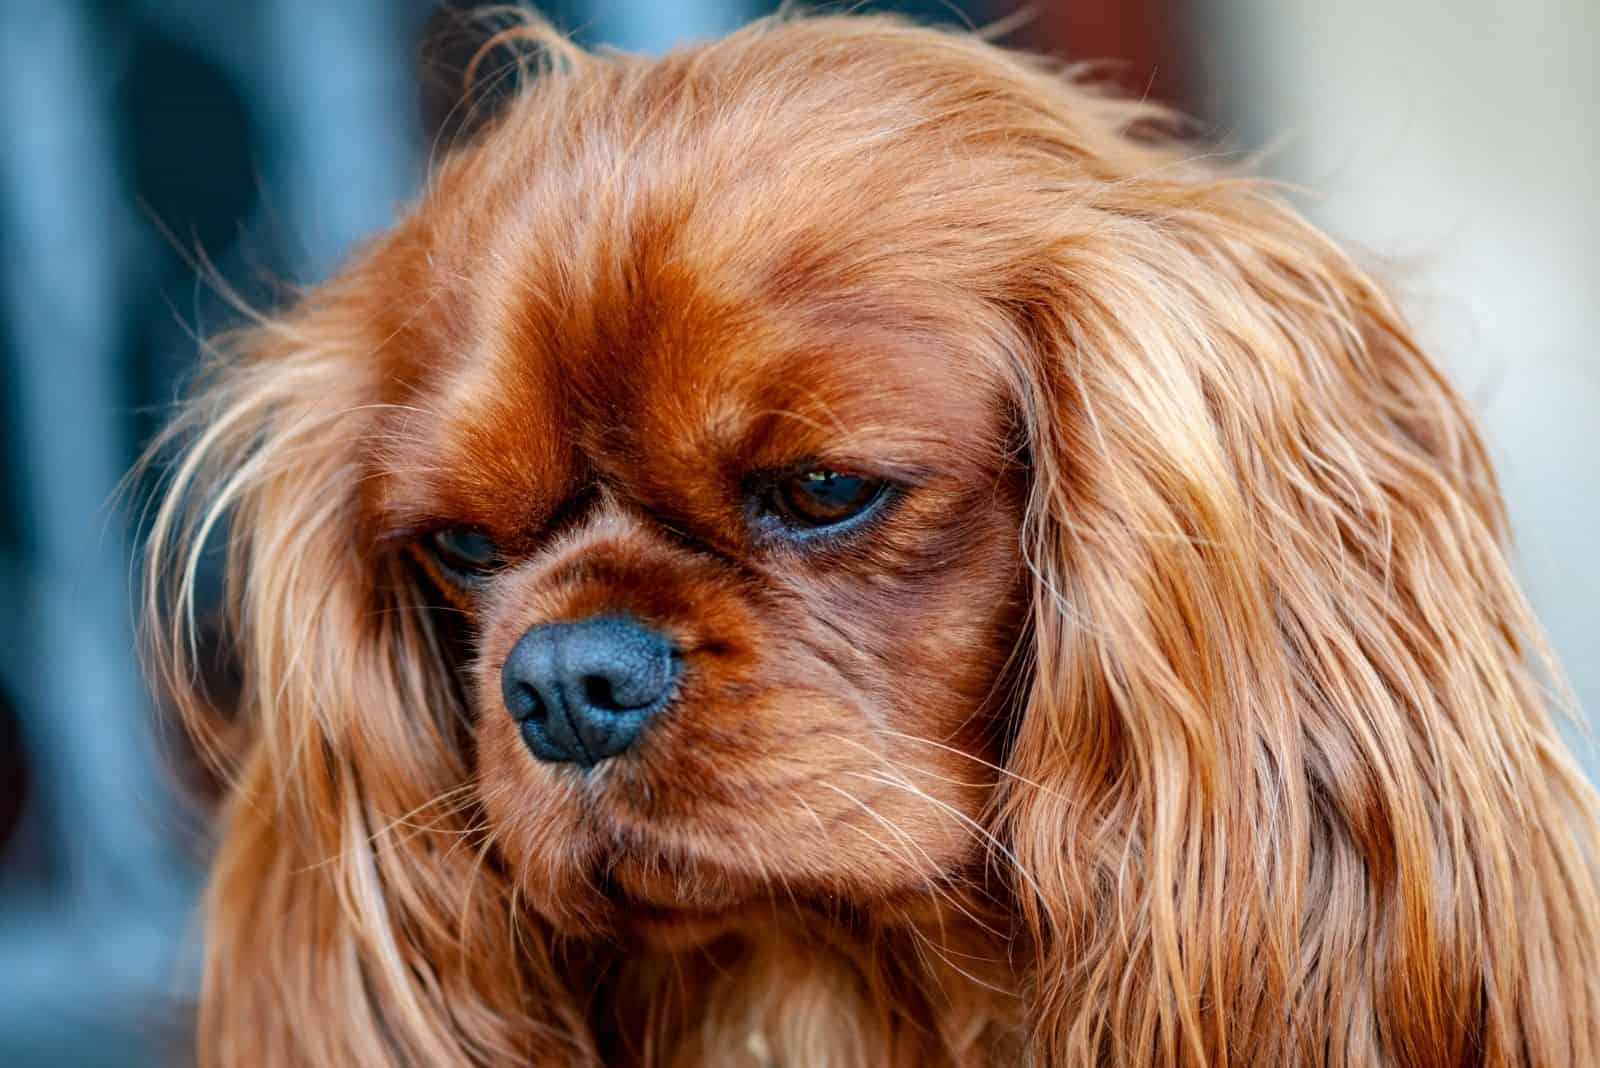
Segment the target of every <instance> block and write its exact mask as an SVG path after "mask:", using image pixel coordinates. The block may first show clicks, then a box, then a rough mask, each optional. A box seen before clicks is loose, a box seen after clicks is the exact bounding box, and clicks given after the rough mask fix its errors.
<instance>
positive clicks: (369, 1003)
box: [146, 288, 582, 1066]
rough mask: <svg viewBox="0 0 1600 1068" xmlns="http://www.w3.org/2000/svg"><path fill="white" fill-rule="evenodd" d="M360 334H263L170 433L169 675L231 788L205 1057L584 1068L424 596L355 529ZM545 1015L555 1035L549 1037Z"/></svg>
mask: <svg viewBox="0 0 1600 1068" xmlns="http://www.w3.org/2000/svg"><path fill="white" fill-rule="evenodd" d="M364 321H365V322H368V323H370V321H372V320H371V318H370V309H364V308H363V307H362V306H361V305H360V303H359V301H358V300H357V299H356V297H355V295H354V293H353V292H348V293H341V291H340V290H338V289H337V288H335V289H332V290H331V291H328V292H326V293H325V295H324V297H323V298H322V299H319V300H318V301H317V304H316V306H315V307H308V308H307V309H305V310H304V311H302V312H300V313H296V314H294V315H291V316H289V317H286V318H284V319H281V320H268V321H263V322H262V323H261V324H260V325H258V326H256V327H254V328H252V329H250V330H249V331H247V332H246V333H244V334H243V335H241V336H240V337H239V338H237V339H236V342H237V343H236V344H234V345H231V346H228V347H229V348H230V349H232V350H233V355H231V356H229V357H225V358H224V359H222V360H221V362H220V363H219V365H218V366H217V367H216V368H215V369H214V370H213V372H212V374H211V376H210V378H209V380H208V381H207V382H206V383H205V384H204V385H202V387H201V388H200V389H199V390H198V391H197V393H196V395H195V397H194V398H193V399H192V400H191V401H190V402H189V405H188V407H187V409H186V410H185V413H184V415H183V417H182V418H181V419H180V420H179V422H178V423H177V424H176V425H175V429H174V431H173V435H174V436H175V437H176V438H177V439H180V440H181V441H182V447H181V449H179V450H178V451H177V458H176V461H175V462H174V463H173V465H172V466H171V468H170V476H169V481H168V485H167V486H166V487H165V497H164V500H163V502H162V504H161V507H160V509H159V512H158V515H157V518H156V520H155V522H154V525H153V529H152V534H151V537H150V541H149V554H148V559H147V576H148V577H147V583H148V584H147V593H146V596H147V599H148V608H149V614H150V622H151V625H152V627H153V632H152V633H153V637H154V639H155V641H154V644H155V647H156V664H157V667H158V669H159V675H160V677H161V678H163V679H164V680H165V681H166V683H167V689H168V691H169V693H170V694H171V696H172V699H173V701H174V703H175V704H176V705H177V706H178V707H179V708H180V709H181V710H182V711H183V712H184V714H185V717H186V719H187V720H188V722H189V725H190V726H191V728H192V729H193V731H194V733H195V734H196V736H197V737H198V738H200V739H201V740H202V742H203V743H205V744H206V745H207V747H208V748H209V749H210V750H211V752H212V753H213V754H215V755H217V756H218V757H219V758H220V759H221V760H222V762H223V765H224V767H223V772H224V774H225V776H226V777H227V778H228V780H229V782H230V785H231V790H230V793H229V797H228V800H227V802H226V807H225V810H224V812H223V816H222V820H221V841H220V845H219V849H218V854H217V856H216V858H215V861H214V864H213V869H212V877H211V883H210V886H209V889H208V893H207V898H206V903H205V910H206V926H205V943H206V945H205V952H206V967H205V976H204V987H203V990H202V994H201V1006H200V1010H201V1012H200V1033H199V1044H200V1049H199V1055H200V1057H199V1059H200V1061H201V1063H203V1064H212V1065H246V1064H252V1065H253V1064H306V1065H330V1066H331V1065H349V1064H368V1065H402V1064H485V1063H511V1062H514V1061H516V1062H526V1061H527V1060H528V1059H529V1058H530V1057H533V1056H535V1055H537V1054H543V1055H547V1056H551V1057H555V1058H556V1059H558V1060H560V1061H561V1062H562V1063H581V1062H582V1056H581V1055H580V1054H579V1053H576V1052H574V1050H575V1047H574V1046H573V1045H571V1042H570V1041H569V1040H568V1039H567V1038H565V1037H563V1036H566V1035H571V1034H576V1033H578V1032H577V1029H576V1026H575V1024H574V1021H572V1020H566V1021H563V1020H561V1019H559V1018H557V1017H558V1015H559V1013H560V1012H562V1011H564V1006H565V1004H566V1002H565V999H564V996H563V995H562V994H561V993H560V991H559V984H557V983H556V982H555V981H554V978H553V976H554V971H553V969H552V968H551V967H550V966H549V964H548V962H547V961H543V960H542V958H541V957H540V954H541V953H542V952H543V946H542V945H541V944H536V943H537V940H536V939H530V940H520V939H518V936H517V930H516V928H515V926H514V925H513V923H512V922H511V920H510V919H509V916H510V915H511V913H512V911H513V903H512V901H511V894H510V890H509V886H508V885H505V884H506V879H505V877H504V876H503V875H502V874H500V873H498V872H497V871H496V868H495V865H494V864H493V863H486V862H485V854H486V852H487V850H488V849H489V843H488V841H487V840H486V838H485V837H484V834H483V832H482V829H481V827H480V826H479V825H478V823H477V821H476V820H475V818H474V816H473V803H474V799H473V797H472V796H471V789H470V785H469V783H470V775H469V769H468V766H467V762H468V760H469V755H468V753H467V752H466V751H465V747H464V746H463V745H462V744H461V743H460V741H459V730H458V723H457V720H458V718H459V717H460V716H462V715H464V710H463V709H462V708H461V707H460V704H459V700H458V698H457V696H456V692H455V688H454V687H453V686H452V685H451V683H450V679H449V677H448V672H447V670H446V666H445V665H446V661H445V659H444V657H445V651H444V650H443V649H442V648H441V643H440V638H439V636H438V634H437V633H436V630H435V624H434V621H433V620H432V619H431V618H430V616H429V614H428V613H427V612H426V611H424V610H423V607H424V606H423V602H422V600H421V595H420V591H419V590H418V588H417V581H418V580H417V578H416V576H415V575H414V573H413V572H412V570H411V569H410V568H409V567H408V566H407V565H406V562H405V561H404V560H403V559H402V558H401V557H400V556H399V555H398V554H397V553H395V552H388V551H384V550H382V549H378V548H375V547H374V546H373V545H371V544H370V543H369V541H368V540H366V539H364V537H363V535H362V532H361V530H360V526H359V523H358V520H357V514H358V513H357V490H358V484H359V483H360V481H361V479H362V478H363V475H364V473H365V464H364V463H363V451H362V448H363V443H364V442H366V440H367V437H368V435H369V434H370V431H371V428H372V426H373V423H372V419H373V413H374V410H375V405H374V404H373V392H372V389H371V385H372V383H371V381H370V377H371V370H370V368H371V366H372V362H373V361H372V359H371V355H370V354H371V352H372V350H373V348H374V342H373V341H372V339H371V338H370V337H367V336H366V332H367V330H369V329H370V327H364V326H363V325H362V324H363V322H364ZM222 526H225V527H226V528H227V536H226V546H227V557H228V563H227V570H228V579H227V593H226V597H227V602H228V605H227V608H228V612H227V618H228V620H229V623H228V634H227V639H226V640H227V641H228V642H229V643H230V645H231V647H232V650H233V652H234V654H235V656H236V657H237V661H238V665H239V674H240V682H241V686H240V696H239V700H238V707H237V708H232V709H226V710H217V709H215V708H214V707H213V706H212V702H211V701H210V700H208V697H207V695H205V694H203V693H201V692H199V691H198V690H197V688H196V686H195V683H194V681H193V680H194V679H195V678H196V673H195V672H194V670H193V668H194V661H193V650H194V643H193V633H192V629H191V628H192V624H193V619H194V610H193V607H194V597H195V575H196V572H197V568H198V566H199V561H200V554H201V552H202V550H203V548H204V547H205V546H206V544H207V543H208V541H210V540H211V538H212V534H213V531H215V530H216V529H218V528H219V527H222ZM219 711H221V713H222V715H223V718H225V719H226V720H228V722H229V727H228V731H229V733H230V734H231V735H232V742H233V745H232V747H231V748H230V749H229V750H228V751H227V752H222V751H220V750H219V745H218V743H219V739H220V737H221V736H220V733H219V732H218V731H217V730H216V729H215V728H214V726H213V722H214V717H215V716H216V715H217V714H218V712H219ZM530 922H531V921H530ZM530 943H535V944H530ZM530 1005H537V1006H539V1007H540V1008H541V1010H542V1011H547V1012H548V1013H549V1014H550V1015H551V1017H552V1019H551V1020H549V1021H548V1022H534V1021H531V1020H530Z"/></svg>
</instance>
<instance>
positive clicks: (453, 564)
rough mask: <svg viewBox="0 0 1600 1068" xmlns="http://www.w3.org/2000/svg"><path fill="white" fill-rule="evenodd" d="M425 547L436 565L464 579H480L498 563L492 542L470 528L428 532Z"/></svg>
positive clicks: (468, 580) (497, 554)
mask: <svg viewBox="0 0 1600 1068" xmlns="http://www.w3.org/2000/svg"><path fill="white" fill-rule="evenodd" d="M427 544H428V550H429V552H431V553H432V554H433V557H434V559H435V560H437V561H439V566H440V567H442V568H444V569H445V570H446V571H447V572H449V573H450V574H451V575H453V576H454V577H455V578H457V579H459V580H461V581H463V582H471V581H472V580H474V579H477V578H481V577H482V576H483V575H484V574H485V573H486V572H489V571H492V570H493V569H494V568H496V567H498V566H499V564H500V550H499V549H498V548H497V547H496V546H495V543H494V542H492V541H490V540H489V539H488V538H487V537H485V536H484V535H483V534H481V533H479V532H478V531H476V530H473V529H471V528H470V527H446V528H445V529H443V530H436V531H434V532H433V533H432V534H430V535H428V540H427Z"/></svg>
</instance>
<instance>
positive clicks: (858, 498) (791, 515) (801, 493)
mask: <svg viewBox="0 0 1600 1068" xmlns="http://www.w3.org/2000/svg"><path fill="white" fill-rule="evenodd" d="M883 492H884V484H883V482H881V481H879V480H878V479H873V478H863V477H862V476H860V475H847V474H843V473H841V472H838V471H829V470H826V469H818V470H815V471H803V472H801V473H800V474H798V475H791V476H789V477H787V478H784V479H781V480H780V481H778V482H777V483H775V484H774V485H773V488H772V504H773V508H774V511H776V512H777V513H778V515H779V516H781V517H782V518H783V519H785V520H787V521H788V522H789V523H790V524H792V525H794V526H796V527H802V528H810V529H817V528H822V527H833V526H838V525H840V524H841V523H847V522H849V521H850V520H852V519H854V518H856V517H857V516H860V515H862V514H864V513H865V512H866V511H867V510H868V509H869V508H871V507H872V506H873V505H874V504H876V503H877V501H878V500H879V498H881V497H882V496H883Z"/></svg>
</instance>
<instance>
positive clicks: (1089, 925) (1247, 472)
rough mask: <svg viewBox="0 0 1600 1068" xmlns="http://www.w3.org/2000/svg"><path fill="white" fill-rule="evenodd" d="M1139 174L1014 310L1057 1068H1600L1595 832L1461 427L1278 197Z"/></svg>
mask: <svg viewBox="0 0 1600 1068" xmlns="http://www.w3.org/2000/svg"><path fill="white" fill-rule="evenodd" d="M1123 152H1124V156H1125V158H1126V159H1127V160H1129V161H1132V162H1138V163H1140V166H1139V169H1138V170H1130V171H1129V173H1127V174H1124V175H1120V176H1118V175H1113V176H1111V177H1112V178H1113V179H1114V180H1111V181H1100V182H1097V183H1095V185H1094V187H1093V188H1092V189H1086V191H1085V192H1084V195H1083V197H1082V199H1081V200H1079V201H1077V202H1075V203H1074V204H1073V206H1072V207H1071V208H1070V209H1069V210H1068V211H1064V212H1063V213H1062V216H1063V218H1062V219H1052V220H1050V221H1049V222H1048V223H1042V224H1041V226H1040V228H1039V230H1040V232H1041V233H1046V232H1049V236H1047V237H1046V238H1044V240H1047V241H1048V242H1049V244H1050V248H1049V250H1048V254H1047V255H1046V256H1045V259H1046V260H1047V262H1046V263H1045V264H1044V265H1043V266H1042V267H1037V268H1036V269H1034V270H1033V271H1031V272H1030V278H1031V279H1032V281H1031V283H1030V284H1031V285H1032V286H1033V288H1032V291H1031V292H1030V293H1028V294H1027V295H1026V296H1024V297H1022V298H1020V299H1019V300H1018V307H1019V308H1021V309H1022V311H1021V314H1020V315H1019V326H1018V330H1019V332H1020V334H1021V336H1022V341H1021V343H1020V344H1019V345H1018V348H1019V350H1021V351H1022V352H1023V354H1024V355H1023V357H1022V360H1021V362H1022V364H1023V366H1022V367H1021V369H1020V371H1019V373H1018V375H1017V380H1018V382H1019V386H1018V389H1019V392H1020V393H1021V396H1020V399H1019V402H1018V407H1019V410H1020V412H1021V414H1022V417H1023V421H1024V423H1025V424H1026V427H1027V437H1028V450H1029V455H1030V458H1031V463H1032V467H1033V472H1032V480H1033V482H1032V490H1031V502H1030V507H1029V513H1028V517H1027V520H1026V526H1025V531H1024V544H1025V551H1026V553H1027V555H1028V562H1029V566H1030V568H1031V572H1032V583H1033V587H1032V601H1033V604H1032V619H1031V627H1030V631H1031V638H1030V640H1031V642H1032V649H1031V654H1032V684H1031V685H1032V688H1031V692H1030V693H1029V695H1028V697H1027V700H1026V705H1025V708H1024V709H1023V710H1022V711H1021V713H1020V716H1021V718H1020V721H1019V722H1018V723H1017V724H1016V726H1015V731H1014V737H1013V739H1012V742H1011V749H1010V752H1009V756H1008V765H1007V770H1008V772H1009V774H1008V775H1007V776H1006V780H1007V786H1006V788H1005V792H1004V794H1003V796H1002V803H1001V818H1002V820H1003V822H1004V825H1005V827H1006V833H1007V834H1008V836H1009V839H1010V843H1011V846H1012V849H1013V850H1014V853H1015V856H1016V858H1017V859H1018V866H1019V868H1020V870H1021V875H1022V876H1023V877H1022V878H1019V880H1018V886H1019V891H1018V892H1019V895H1020V898H1021V902H1022V913H1023V917H1024V920H1025V923H1026V926H1027V928H1028V930H1029V931H1030V933H1031V935H1032V937H1033V940H1034V944H1035V946H1036V947H1037V953H1038V959H1037V970H1036V973H1035V974H1036V977H1037V978H1036V988H1035V990H1034V991H1033V994H1032V997H1033V1000H1034V1009H1035V1017H1036V1018H1035V1026H1036V1034H1037V1036H1038V1039H1037V1040H1038V1043H1039V1053H1038V1056H1037V1059H1036V1062H1035V1063H1038V1064H1041V1065H1044V1064H1051V1065H1054V1064H1088V1063H1116V1064H1136V1063H1137V1064H1151V1063H1162V1064H1176V1063H1182V1064H1192V1065H1195V1066H1200V1065H1212V1064H1220V1063H1239V1064H1286V1063H1300V1062H1301V1061H1305V1062H1311V1061H1316V1062H1318V1063H1323V1062H1325V1061H1331V1062H1333V1063H1340V1064H1345V1063H1349V1064H1375V1063H1407V1064H1461V1063H1479V1062H1486V1063H1507V1064H1511V1063H1517V1064H1521V1063H1540V1064H1543V1063H1549V1064H1556V1063H1561V1064H1568V1063H1590V1062H1592V1061H1595V1060H1596V1059H1597V1058H1600V1014H1597V1011H1596V1010H1597V1008H1600V992H1597V983H1600V976H1597V973H1596V970H1595V968H1594V963H1593V962H1594V953H1595V952H1596V949H1597V947H1600V917H1597V916H1596V914H1595V908H1596V902H1597V901H1600V896H1597V891H1596V883H1595V874H1594V871H1593V868H1592V858H1591V856H1590V855H1588V854H1587V853H1586V851H1585V846H1583V845H1581V844H1580V841H1579V838H1578V837H1577V836H1576V835H1575V833H1574V829H1573V828H1574V822H1575V821H1576V822H1577V823H1579V824H1581V826H1582V829H1583V833H1584V834H1587V835H1589V836H1590V837H1589V839H1588V841H1589V847H1588V848H1590V849H1592V847H1593V843H1594V842H1595V838H1594V837H1593V827H1592V817H1591V814H1592V813H1593V812H1594V811H1595V798H1594V795H1593V793H1592V791H1591V790H1590V788H1589V787H1588V786H1587V785H1586V784H1585V782H1584V781H1583V779H1582V777H1581V775H1580V774H1579V773H1578V772H1577V771H1576V770H1575V769H1574V767H1573V765H1572V764H1571V762H1570V760H1569V758H1568V757H1567V756H1566V755H1565V751H1564V748H1563V746H1562V743H1561V740H1560V738H1559V736H1558V733H1557V730H1556V729H1555V727H1554V726H1553V725H1552V721H1551V717H1550V715H1549V714H1548V713H1547V699H1546V697H1545V695H1544V691H1543V689H1542V688H1541V685H1540V674H1539V673H1540V672H1542V671H1544V670H1546V669H1547V665H1542V664H1541V663H1539V662H1540V661H1541V660H1543V659H1544V658H1543V654H1542V651H1541V650H1542V646H1541V644H1540V639H1539V637H1538V633H1537V629H1536V626H1535V624H1534V622H1533V621H1532V620H1531V618H1530V616H1529V614H1528V611H1527V609H1526V607H1525V605H1524V603H1523V601H1522V599H1521V597H1520V596H1519V594H1518V592H1517V589H1516V587H1515V584H1514V582H1513V579H1512V576H1511V574H1510V572H1509V570H1508V568H1507V564H1506V559H1505V556H1504V555H1503V551H1502V546H1503V540H1504V535H1505V530H1504V519H1503V516H1502V511H1501V505H1500V501H1499V498H1498V494H1497V490H1496V486H1495V482H1494V478H1493V476H1492V474H1491V471H1490V467H1489V464H1488V462H1487V460H1486V457H1485V454H1484V450H1483V447H1482V445H1481V444H1480V442H1479V439H1478V437H1477V435H1476V433H1475V432H1474V430H1473V428H1472V425H1471V421H1470V419H1469V416H1468V414H1467V413H1466V412H1465V411H1464V409H1463V406H1462V404H1461V402H1460V401H1459V399H1458V398H1457V396H1456V395H1455V394H1454V393H1453V392H1452V391H1451V389H1450V388H1449V387H1448V386H1447V385H1446V384H1445V382H1444V381H1443V380H1442V378H1441V377H1440V375H1439V373H1438V371H1437V370H1436V369H1435V367H1434V366H1433V365H1432V364H1431V363H1430V362H1429V360H1428V359H1427V358H1426V357H1425V355H1424V354H1423V353H1422V352H1421V351H1420V350H1419V349H1418V347H1417V345H1416V343H1415V342H1414V341H1413V340H1412V338H1411V336H1410V335H1409V334H1408V332H1407V330H1406V328H1405V326H1404V325H1403V323H1402V322H1401V320H1400V319H1399V317H1398V316H1397V313H1396V312H1395V310H1394V308H1393V307H1392V306H1391V304H1390V302H1389V301H1388V300H1387V299H1386V298H1385V296H1384V295H1383V294H1382V293H1381V292H1380V291H1379V290H1378V289H1377V288H1376V287H1375V286H1374V284H1373V283H1372V282H1371V281H1370V280H1369V279H1368V278H1367V277H1366V276H1365V275H1363V274H1362V273H1361V272H1360V271H1359V270H1357V269H1356V268H1355V267H1354V266H1352V264H1351V263H1350V262H1349V261H1348V260H1347V259H1345V258H1344V257H1343V256H1342V255H1341V254H1340V253H1339V252H1338V251H1337V250H1335V249H1334V248H1332V247H1331V246H1330V245H1329V243H1328V242H1327V240H1326V239H1325V238H1324V237H1322V236H1321V235H1320V234H1319V233H1318V232H1316V231H1315V230H1314V229H1313V228H1312V227H1311V226H1309V225H1308V224H1306V223H1305V222H1304V221H1302V220H1301V219H1300V218H1299V217H1298V216H1297V215H1296V214H1295V213H1294V212H1293V211H1292V210H1290V209H1289V208H1287V207H1286V206H1285V205H1284V204H1282V203H1281V202H1280V201H1279V200H1277V199H1276V198H1275V197H1274V195H1273V194H1272V193H1271V192H1270V191H1267V190H1264V189H1263V188H1262V187H1260V186H1258V185H1254V184H1251V183H1249V182H1245V181H1243V180H1238V179H1223V178H1207V177H1203V176H1197V175H1194V174H1193V173H1188V171H1189V169H1188V168H1187V167H1185V166H1184V165H1182V163H1181V161H1180V160H1179V159H1178V157H1176V156H1175V155H1174V156H1172V157H1170V158H1164V157H1162V156H1160V155H1157V154H1156V152H1154V151H1152V150H1149V149H1147V148H1135V147H1132V146H1124V149H1123ZM1094 155H1095V156H1097V157H1098V158H1099V159H1101V160H1106V159H1110V158H1112V154H1110V153H1104V152H1100V153H1095V154H1094ZM1079 184H1080V186H1081V185H1082V183H1079ZM1068 216H1070V218H1067V217H1068ZM1063 219H1065V220H1066V221H1063ZM1052 228H1053V230H1052ZM1324 1043H1327V1045H1324Z"/></svg>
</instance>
